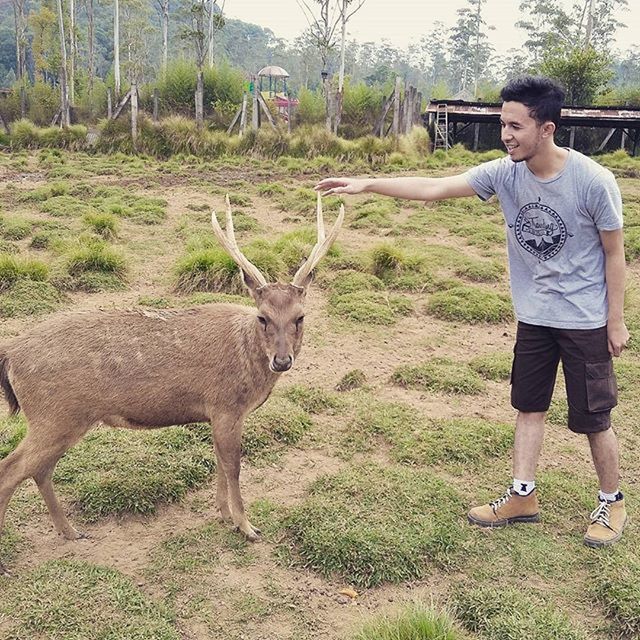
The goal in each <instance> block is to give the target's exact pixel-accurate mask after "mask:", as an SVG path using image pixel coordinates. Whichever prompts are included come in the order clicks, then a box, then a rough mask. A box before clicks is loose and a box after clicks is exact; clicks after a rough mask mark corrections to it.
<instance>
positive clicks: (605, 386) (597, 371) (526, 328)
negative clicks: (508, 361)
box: [511, 322, 618, 433]
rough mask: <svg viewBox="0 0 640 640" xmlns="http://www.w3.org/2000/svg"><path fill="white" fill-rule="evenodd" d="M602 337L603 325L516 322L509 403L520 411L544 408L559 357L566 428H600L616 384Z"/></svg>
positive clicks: (607, 418) (607, 419)
mask: <svg viewBox="0 0 640 640" xmlns="http://www.w3.org/2000/svg"><path fill="white" fill-rule="evenodd" d="M607 345H608V343H607V327H606V326H604V327H600V328H599V329H553V328H551V327H540V326H536V325H531V324H526V323H524V322H519V323H518V332H517V335H516V345H515V347H514V349H513V353H514V357H513V366H512V368H511V404H512V405H513V407H514V408H515V409H518V410H519V411H524V412H539V411H547V409H549V405H550V403H551V396H552V395H553V388H554V386H555V382H556V372H557V370H558V362H560V361H562V370H563V372H564V379H565V386H566V389H567V402H568V405H569V429H571V431H575V432H576V433H595V432H597V431H605V430H606V429H608V428H609V427H610V426H611V409H612V408H613V407H615V406H616V404H617V402H618V388H617V384H616V377H615V373H614V371H613V362H612V360H611V354H610V353H609V349H608V346H607Z"/></svg>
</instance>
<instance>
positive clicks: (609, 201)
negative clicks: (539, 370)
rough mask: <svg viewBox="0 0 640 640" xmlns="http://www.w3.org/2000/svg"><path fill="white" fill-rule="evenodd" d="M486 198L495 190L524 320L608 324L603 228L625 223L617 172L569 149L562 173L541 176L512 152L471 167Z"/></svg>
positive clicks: (563, 325) (569, 325) (568, 325)
mask: <svg viewBox="0 0 640 640" xmlns="http://www.w3.org/2000/svg"><path fill="white" fill-rule="evenodd" d="M466 178H467V181H468V182H469V185H470V186H471V188H472V189H473V190H474V191H475V192H476V193H477V194H478V196H479V197H480V198H481V199H482V200H487V199H488V198H490V197H491V196H492V195H494V194H495V195H497V196H498V199H499V201H500V205H501V206H502V210H503V213H504V217H505V221H506V232H507V249H508V254H509V271H510V277H511V294H512V296H513V304H514V307H515V312H516V316H517V318H518V320H520V321H521V322H526V323H529V324H535V325H540V326H546V327H555V328H559V329H596V328H598V327H602V326H604V325H605V324H607V314H608V306H607V286H606V281H605V259H604V250H603V247H602V243H601V241H600V236H599V233H598V232H599V231H612V230H614V229H620V228H621V227H622V198H621V196H620V189H619V188H618V185H617V184H616V181H615V178H614V176H613V174H612V173H611V172H610V171H608V170H607V169H605V168H604V167H602V166H600V165H599V164H598V163H596V162H594V161H593V160H591V159H590V158H587V157H586V156H585V155H583V154H581V153H579V152H577V151H573V150H569V156H568V158H567V161H566V164H565V166H564V168H563V169H562V171H560V173H558V174H557V175H556V176H554V177H553V178H551V179H548V180H541V179H539V178H537V177H536V176H535V175H534V174H533V173H532V172H531V170H530V169H529V168H528V167H527V164H526V162H513V161H512V160H511V158H510V157H509V156H506V157H504V158H500V159H498V160H493V161H491V162H486V163H484V164H481V165H479V166H477V167H474V168H473V169H471V170H470V171H468V172H467V173H466Z"/></svg>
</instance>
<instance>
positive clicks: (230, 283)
mask: <svg viewBox="0 0 640 640" xmlns="http://www.w3.org/2000/svg"><path fill="white" fill-rule="evenodd" d="M175 272H176V276H177V282H176V289H177V290H178V291H182V292H184V293H190V292H193V291H226V292H228V293H239V292H241V291H243V290H244V285H243V283H242V274H241V273H240V270H239V269H238V267H237V265H236V263H235V262H234V261H233V258H231V257H230V256H229V255H228V254H227V252H226V251H225V250H224V249H221V248H215V247H212V248H210V249H202V250H200V251H191V252H190V253H188V254H187V255H186V256H184V257H183V258H181V259H180V260H179V261H178V263H177V264H176V268H175Z"/></svg>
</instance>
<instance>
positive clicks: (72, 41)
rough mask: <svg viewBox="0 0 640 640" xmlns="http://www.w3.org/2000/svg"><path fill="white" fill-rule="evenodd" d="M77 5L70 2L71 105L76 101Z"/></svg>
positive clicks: (73, 1) (72, 1)
mask: <svg viewBox="0 0 640 640" xmlns="http://www.w3.org/2000/svg"><path fill="white" fill-rule="evenodd" d="M75 84H76V3H75V0H69V104H70V105H71V106H73V105H74V104H75V101H76V90H75Z"/></svg>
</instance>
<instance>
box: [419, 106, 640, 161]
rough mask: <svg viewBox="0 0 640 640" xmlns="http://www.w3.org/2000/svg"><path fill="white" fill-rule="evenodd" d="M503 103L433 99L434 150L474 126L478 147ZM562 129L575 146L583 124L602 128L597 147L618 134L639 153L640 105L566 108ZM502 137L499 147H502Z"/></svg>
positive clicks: (622, 144) (429, 120) (429, 116)
mask: <svg viewBox="0 0 640 640" xmlns="http://www.w3.org/2000/svg"><path fill="white" fill-rule="evenodd" d="M500 108H501V105H500V104H495V103H484V102H466V101H464V100H437V101H435V100H433V101H431V102H430V103H429V105H428V107H427V110H426V111H425V113H424V114H423V116H422V117H423V121H424V123H425V125H426V126H427V127H428V128H429V132H430V133H431V136H432V140H433V141H434V149H448V148H449V147H450V146H451V145H453V144H455V143H456V142H457V141H459V139H460V137H461V135H462V134H463V133H464V132H467V133H468V131H469V129H470V128H472V129H473V144H472V147H473V149H474V151H475V150H477V149H478V141H479V137H480V128H481V126H482V125H486V124H492V125H497V126H499V124H500ZM560 127H561V130H562V129H566V130H568V140H567V144H568V146H569V147H571V148H574V142H575V139H576V132H577V131H578V130H579V129H580V128H582V127H588V128H589V129H597V130H602V135H601V136H599V138H600V140H599V142H598V144H597V148H596V149H593V150H592V151H602V150H604V149H605V147H606V146H607V145H608V144H609V145H610V144H611V141H612V139H613V138H614V136H616V134H617V136H616V140H619V145H618V146H619V148H622V149H627V150H628V151H629V153H631V154H632V155H636V150H637V147H638V142H640V108H634V107H620V106H618V107H566V108H564V109H562V120H561V123H560ZM499 143H500V140H499V137H498V139H497V140H496V146H499Z"/></svg>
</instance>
